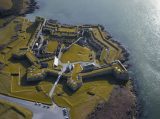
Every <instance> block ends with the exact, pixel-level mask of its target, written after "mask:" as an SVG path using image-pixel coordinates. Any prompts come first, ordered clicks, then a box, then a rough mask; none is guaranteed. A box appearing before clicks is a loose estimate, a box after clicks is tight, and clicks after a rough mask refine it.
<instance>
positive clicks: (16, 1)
mask: <svg viewBox="0 0 160 119" xmlns="http://www.w3.org/2000/svg"><path fill="white" fill-rule="evenodd" d="M12 4H13V5H12V8H10V9H7V10H5V9H0V18H6V17H10V16H25V15H26V14H30V13H33V12H34V11H35V9H39V7H38V6H37V2H36V1H35V0H12Z"/></svg>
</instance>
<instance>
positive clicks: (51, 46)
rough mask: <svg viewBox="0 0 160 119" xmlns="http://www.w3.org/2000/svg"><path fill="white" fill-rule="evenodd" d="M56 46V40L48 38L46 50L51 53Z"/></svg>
mask: <svg viewBox="0 0 160 119" xmlns="http://www.w3.org/2000/svg"><path fill="white" fill-rule="evenodd" d="M57 46H58V42H57V41H52V40H50V41H49V42H48V46H47V51H48V52H51V53H53V52H54V51H55V50H56V49H57Z"/></svg>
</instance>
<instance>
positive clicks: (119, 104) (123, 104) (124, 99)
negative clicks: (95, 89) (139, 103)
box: [88, 86, 137, 119]
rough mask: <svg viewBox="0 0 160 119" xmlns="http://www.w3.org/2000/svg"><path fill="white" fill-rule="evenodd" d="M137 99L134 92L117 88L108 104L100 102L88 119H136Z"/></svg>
mask: <svg viewBox="0 0 160 119" xmlns="http://www.w3.org/2000/svg"><path fill="white" fill-rule="evenodd" d="M136 115H137V112H136V97H135V95H134V94H133V93H132V90H131V89H129V88H128V87H124V86H116V87H115V88H114V90H113V92H112V94H111V96H110V99H109V101H108V102H100V103H99V104H98V105H97V107H96V108H95V110H94V111H93V112H92V113H91V114H90V115H88V119H135V118H136Z"/></svg>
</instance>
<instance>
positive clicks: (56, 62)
mask: <svg viewBox="0 0 160 119" xmlns="http://www.w3.org/2000/svg"><path fill="white" fill-rule="evenodd" d="M58 61H59V59H58V58H57V57H55V58H54V65H55V66H58Z"/></svg>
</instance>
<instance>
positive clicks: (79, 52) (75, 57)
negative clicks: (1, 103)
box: [61, 44, 92, 63]
mask: <svg viewBox="0 0 160 119" xmlns="http://www.w3.org/2000/svg"><path fill="white" fill-rule="evenodd" d="M90 54H92V52H91V51H90V49H88V48H86V47H82V46H79V45H77V44H73V45H72V46H71V47H70V49H69V50H68V51H66V52H65V53H64V54H63V55H62V57H61V61H62V62H63V63H67V62H68V61H70V62H71V63H72V62H79V61H83V62H89V61H90V57H89V55H90Z"/></svg>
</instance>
